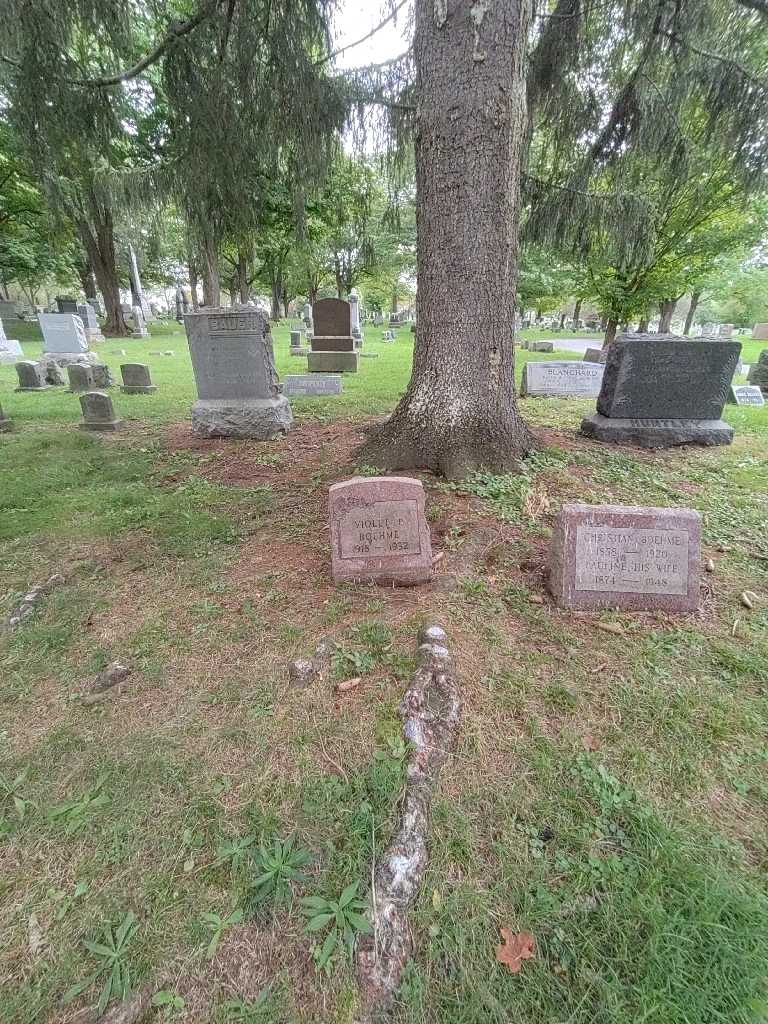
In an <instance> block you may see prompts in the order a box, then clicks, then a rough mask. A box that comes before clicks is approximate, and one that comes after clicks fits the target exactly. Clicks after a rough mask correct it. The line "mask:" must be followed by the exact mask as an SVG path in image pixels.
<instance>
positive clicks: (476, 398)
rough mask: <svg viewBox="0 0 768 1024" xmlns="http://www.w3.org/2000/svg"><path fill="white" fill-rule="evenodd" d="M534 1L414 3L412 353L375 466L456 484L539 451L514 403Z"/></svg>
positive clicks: (371, 451)
mask: <svg viewBox="0 0 768 1024" xmlns="http://www.w3.org/2000/svg"><path fill="white" fill-rule="evenodd" d="M530 6H531V5H530V0H506V2H505V3H503V4H489V3H486V4H480V3H477V2H476V0H454V2H453V3H451V4H450V5H449V4H444V3H435V2H434V0H416V36H415V41H414V56H415V62H416V95H417V110H416V126H417V133H416V225H417V233H418V246H417V274H418V291H417V296H416V309H417V316H416V324H417V327H416V349H415V352H414V362H413V372H412V375H411V381H410V384H409V385H408V389H407V391H406V393H405V395H404V396H403V398H402V399H401V401H400V403H399V405H398V406H397V408H396V409H395V411H394V413H393V414H392V417H391V418H390V419H389V421H388V422H387V423H386V424H384V426H383V427H382V428H381V429H380V430H379V431H378V432H377V434H375V435H373V436H372V437H371V440H370V441H369V442H368V444H367V445H366V449H367V450H366V453H365V454H366V456H367V457H368V458H370V459H371V461H372V463H373V464H374V465H376V464H378V465H386V466H390V467H393V468H394V467H397V468H410V467H416V466H424V467H427V468H429V469H432V470H434V471H436V472H439V473H443V474H444V475H445V476H447V477H449V478H452V479H459V478H461V477H463V476H466V475H467V474H468V473H471V472H472V471H474V470H476V469H479V468H481V467H485V468H488V469H491V470H493V471H496V472H503V471H506V470H512V469H514V468H516V467H517V465H518V463H519V460H520V458H521V457H522V456H524V455H526V454H528V452H530V451H531V450H532V448H533V447H534V441H533V438H532V436H531V434H530V432H529V430H528V427H527V426H526V424H525V422H524V421H523V419H522V418H521V416H520V414H519V411H518V408H517V399H516V395H515V377H514V322H515V320H514V317H515V294H516V290H517V276H518V235H519V221H520V172H521V156H522V150H523V146H524V143H525V137H526V85H525V65H526V52H525V47H526V39H527V36H528V28H529V20H530Z"/></svg>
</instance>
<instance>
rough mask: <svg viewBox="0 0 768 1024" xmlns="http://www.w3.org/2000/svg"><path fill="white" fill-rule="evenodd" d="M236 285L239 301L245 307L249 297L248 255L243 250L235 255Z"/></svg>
mask: <svg viewBox="0 0 768 1024" xmlns="http://www.w3.org/2000/svg"><path fill="white" fill-rule="evenodd" d="M237 284H238V291H239V294H240V301H241V302H242V304H243V305H245V304H246V302H248V299H249V298H250V297H251V289H250V285H249V284H248V253H247V252H246V251H245V249H240V250H239V251H238V253H237Z"/></svg>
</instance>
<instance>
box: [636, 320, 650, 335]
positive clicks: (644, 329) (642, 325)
mask: <svg viewBox="0 0 768 1024" xmlns="http://www.w3.org/2000/svg"><path fill="white" fill-rule="evenodd" d="M637 332H638V334H647V333H648V317H644V318H643V319H642V320H639V321H638V323H637Z"/></svg>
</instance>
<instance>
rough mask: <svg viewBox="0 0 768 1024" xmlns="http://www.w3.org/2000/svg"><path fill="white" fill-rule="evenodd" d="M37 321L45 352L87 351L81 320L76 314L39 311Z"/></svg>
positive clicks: (86, 340)
mask: <svg viewBox="0 0 768 1024" xmlns="http://www.w3.org/2000/svg"><path fill="white" fill-rule="evenodd" d="M38 322H39V324H40V330H41V331H42V332H43V350H44V351H45V352H50V353H52V354H59V353H61V354H62V355H72V354H73V353H86V352H88V351H89V349H88V339H87V338H86V336H85V327H84V326H83V321H82V320H81V319H80V317H79V316H77V315H76V314H74V313H41V314H40V317H39V319H38Z"/></svg>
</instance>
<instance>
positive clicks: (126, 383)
mask: <svg viewBox="0 0 768 1024" xmlns="http://www.w3.org/2000/svg"><path fill="white" fill-rule="evenodd" d="M120 374H121V376H122V378H123V383H122V384H121V385H120V390H121V391H122V392H123V394H125V395H151V394H153V392H155V391H157V387H156V386H155V385H154V384H153V383H152V378H151V376H150V373H149V367H148V366H147V365H146V364H145V363H123V364H122V366H121V367H120Z"/></svg>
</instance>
